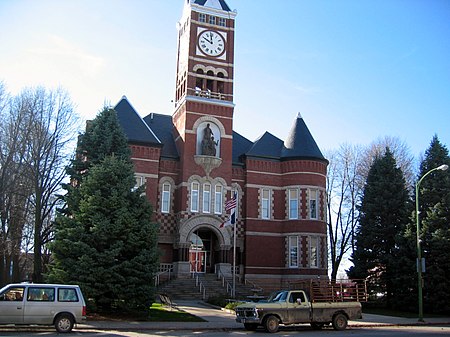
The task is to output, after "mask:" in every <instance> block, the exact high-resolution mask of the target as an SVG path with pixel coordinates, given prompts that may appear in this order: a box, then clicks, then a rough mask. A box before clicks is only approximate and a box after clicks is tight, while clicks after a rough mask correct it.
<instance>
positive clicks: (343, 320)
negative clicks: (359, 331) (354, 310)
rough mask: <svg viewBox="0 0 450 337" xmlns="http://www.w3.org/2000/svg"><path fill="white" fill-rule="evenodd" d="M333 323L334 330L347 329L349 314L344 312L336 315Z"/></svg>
mask: <svg viewBox="0 0 450 337" xmlns="http://www.w3.org/2000/svg"><path fill="white" fill-rule="evenodd" d="M332 324H333V328H334V330H345V328H347V324H348V320H347V316H345V315H344V314H336V315H334V317H333V322H332Z"/></svg>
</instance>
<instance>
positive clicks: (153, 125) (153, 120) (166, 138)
mask: <svg viewBox="0 0 450 337" xmlns="http://www.w3.org/2000/svg"><path fill="white" fill-rule="evenodd" d="M144 121H145V123H147V125H148V126H149V127H150V129H151V130H153V132H154V133H155V134H156V136H157V137H158V138H159V140H160V141H161V142H162V143H163V148H162V151H161V156H163V157H168V158H174V159H177V158H179V155H178V150H177V147H176V145H175V140H174V138H173V123H172V116H169V115H162V114H156V113H151V114H150V115H148V116H146V117H144Z"/></svg>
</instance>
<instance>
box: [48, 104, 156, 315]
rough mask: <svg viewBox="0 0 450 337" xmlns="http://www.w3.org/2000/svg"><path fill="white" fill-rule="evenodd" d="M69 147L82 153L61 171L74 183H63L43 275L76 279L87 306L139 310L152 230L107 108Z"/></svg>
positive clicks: (152, 266) (148, 296)
mask: <svg viewBox="0 0 450 337" xmlns="http://www.w3.org/2000/svg"><path fill="white" fill-rule="evenodd" d="M102 121H105V123H106V125H107V126H108V127H106V128H105V127H104V126H102V125H101V122H102ZM102 139H104V140H105V144H103V143H102ZM77 151H78V155H81V154H82V155H83V157H82V160H81V159H80V158H78V160H75V161H73V162H72V166H71V167H70V168H69V169H68V171H72V172H73V174H72V179H73V180H76V183H72V184H69V185H68V187H69V188H68V191H67V194H66V196H65V199H64V200H65V202H66V208H65V212H62V213H61V214H59V216H58V217H57V219H56V233H55V241H54V243H53V245H52V251H53V257H54V264H53V268H52V270H51V273H50V274H49V280H50V281H58V282H65V283H78V284H80V286H81V287H82V289H83V291H84V292H85V294H86V297H87V298H91V299H93V303H91V304H92V305H93V307H94V308H95V307H97V308H98V309H105V310H109V309H111V308H113V307H116V308H121V309H130V310H142V309H144V308H146V307H148V304H149V303H150V301H151V300H152V299H153V287H152V277H153V275H154V273H155V271H156V268H157V262H158V255H157V248H156V247H157V228H156V225H154V224H152V222H151V216H152V209H151V206H150V204H149V203H148V201H147V199H146V197H145V196H143V195H142V194H143V192H144V191H143V188H144V187H141V188H138V189H135V188H134V186H135V183H136V181H135V178H134V170H133V165H132V163H131V160H130V156H129V153H130V152H129V148H128V145H127V141H126V138H125V136H124V134H123V131H122V130H121V129H120V125H119V124H118V121H117V117H116V116H115V111H114V110H111V109H105V110H104V111H103V112H102V113H100V114H99V116H98V117H97V118H96V119H95V120H94V121H93V123H92V125H91V127H88V130H87V131H86V133H85V134H84V135H82V136H81V137H80V142H79V147H78V149H77ZM83 161H84V162H83ZM80 167H82V170H80Z"/></svg>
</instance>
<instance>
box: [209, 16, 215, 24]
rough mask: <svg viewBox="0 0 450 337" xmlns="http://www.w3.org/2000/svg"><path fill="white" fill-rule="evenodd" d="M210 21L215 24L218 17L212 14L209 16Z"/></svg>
mask: <svg viewBox="0 0 450 337" xmlns="http://www.w3.org/2000/svg"><path fill="white" fill-rule="evenodd" d="M209 23H210V24H211V25H215V24H216V17H215V16H213V15H210V16H209Z"/></svg>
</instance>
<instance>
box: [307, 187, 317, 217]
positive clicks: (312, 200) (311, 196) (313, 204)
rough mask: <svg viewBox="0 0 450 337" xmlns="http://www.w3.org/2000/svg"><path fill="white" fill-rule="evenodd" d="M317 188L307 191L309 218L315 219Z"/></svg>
mask: <svg viewBox="0 0 450 337" xmlns="http://www.w3.org/2000/svg"><path fill="white" fill-rule="evenodd" d="M317 195H318V191H317V190H310V191H309V218H310V219H317Z"/></svg>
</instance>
